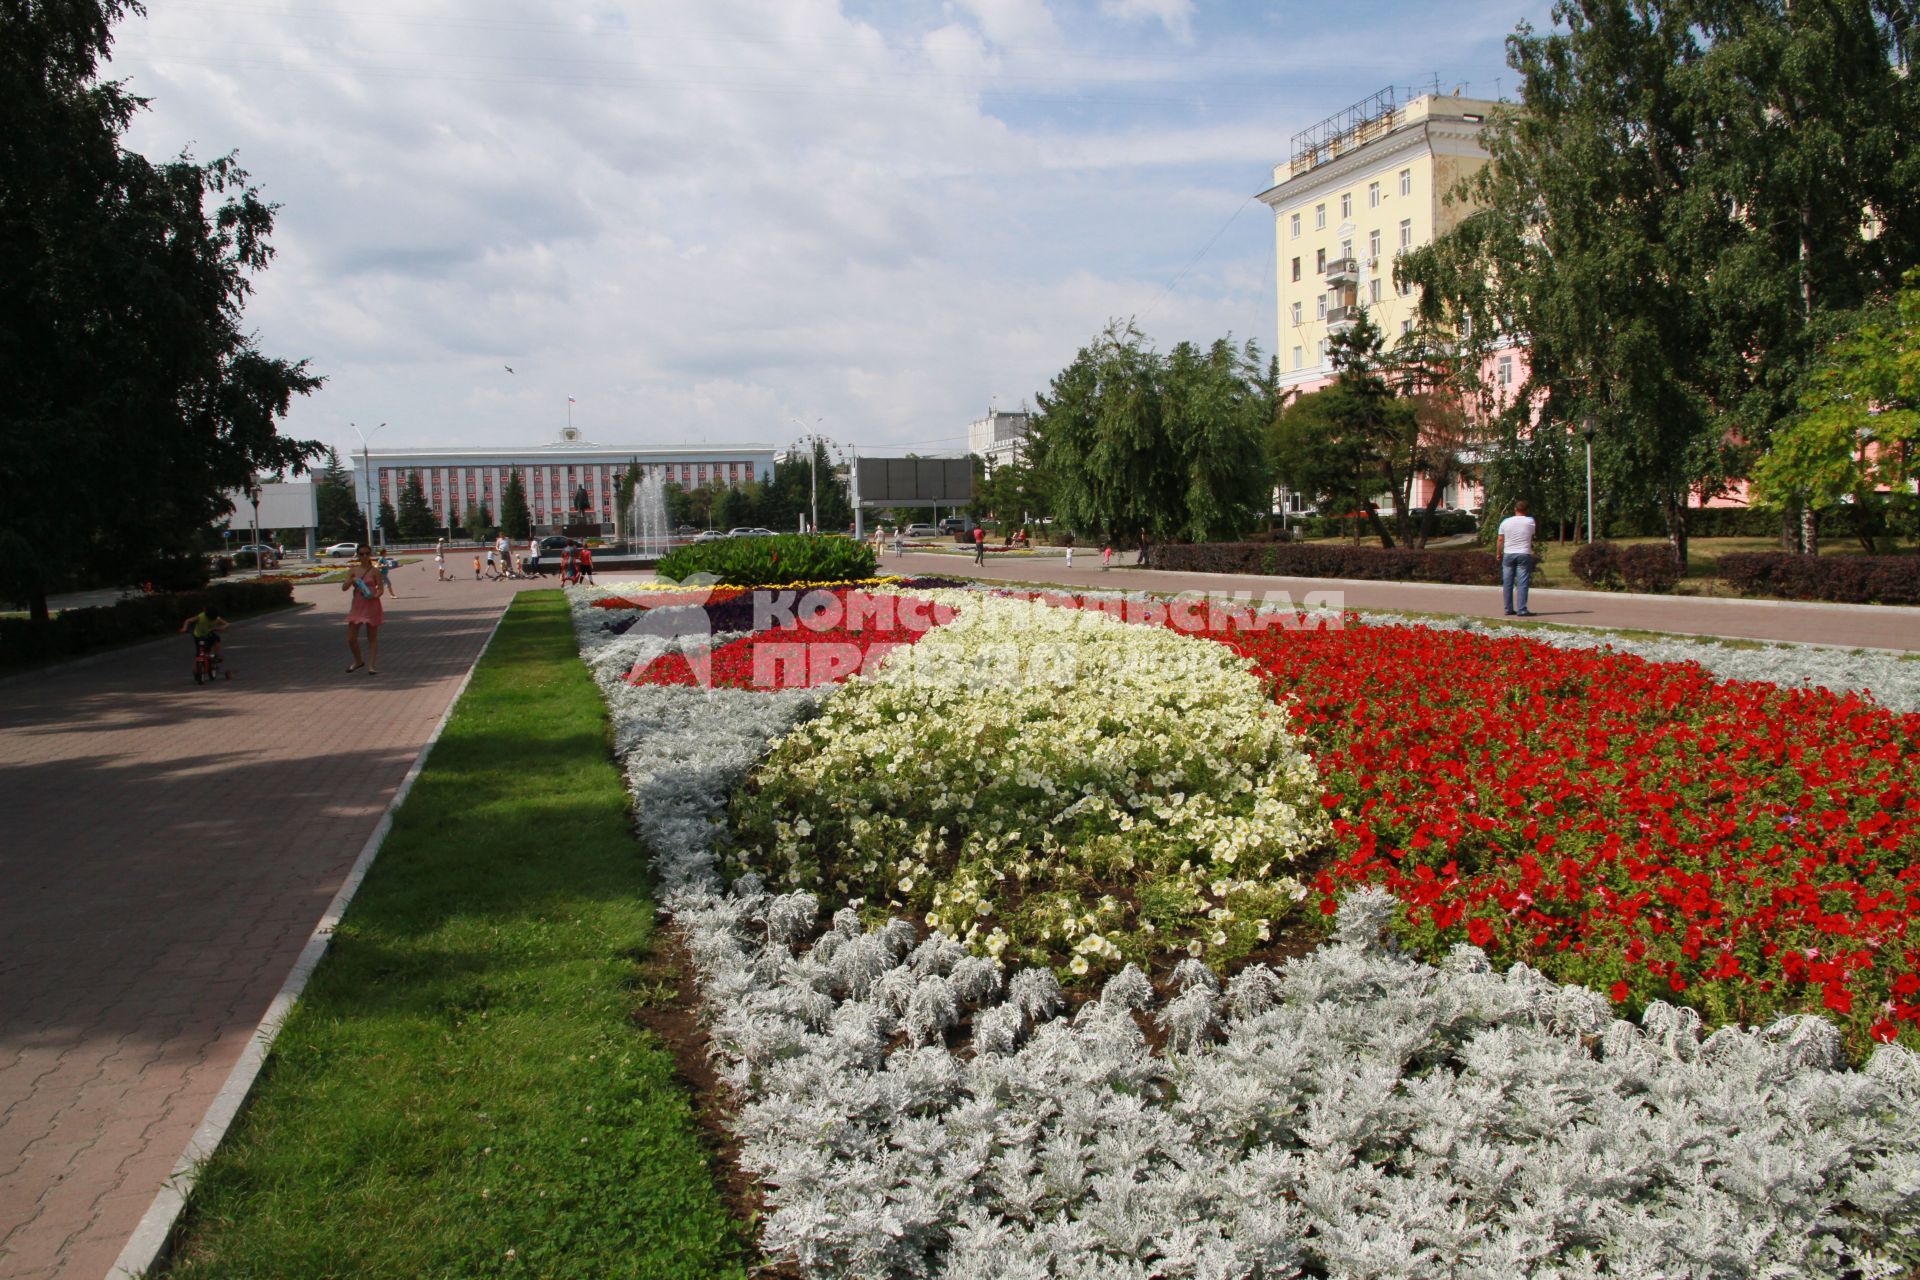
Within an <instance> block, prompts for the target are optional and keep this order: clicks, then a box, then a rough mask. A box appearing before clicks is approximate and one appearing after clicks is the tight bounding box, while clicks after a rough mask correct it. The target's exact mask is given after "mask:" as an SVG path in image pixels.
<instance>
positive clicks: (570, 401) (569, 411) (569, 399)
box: [567, 396, 573, 432]
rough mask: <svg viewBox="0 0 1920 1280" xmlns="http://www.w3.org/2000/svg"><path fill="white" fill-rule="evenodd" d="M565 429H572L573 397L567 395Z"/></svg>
mask: <svg viewBox="0 0 1920 1280" xmlns="http://www.w3.org/2000/svg"><path fill="white" fill-rule="evenodd" d="M567 430H568V431H569V432H571V431H572V430H573V397H572V396H568V397H567Z"/></svg>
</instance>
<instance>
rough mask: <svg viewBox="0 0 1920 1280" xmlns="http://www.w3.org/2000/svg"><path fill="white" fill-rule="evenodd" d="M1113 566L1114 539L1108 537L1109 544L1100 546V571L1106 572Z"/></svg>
mask: <svg viewBox="0 0 1920 1280" xmlns="http://www.w3.org/2000/svg"><path fill="white" fill-rule="evenodd" d="M1112 567H1113V539H1111V538H1109V539H1107V544H1106V545H1105V546H1103V547H1101V548H1100V572H1102V573H1105V572H1106V571H1107V570H1108V569H1111V568H1112Z"/></svg>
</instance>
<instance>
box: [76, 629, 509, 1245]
mask: <svg viewBox="0 0 1920 1280" xmlns="http://www.w3.org/2000/svg"><path fill="white" fill-rule="evenodd" d="M512 607H513V601H511V600H509V601H507V603H506V607H505V608H503V609H501V610H500V614H499V616H498V617H496V618H495V619H494V620H493V629H492V630H490V631H488V632H487V642H486V644H483V645H481V646H480V652H479V654H478V655H477V656H476V657H475V658H474V660H473V665H472V666H470V667H468V668H467V674H466V675H464V676H462V677H461V678H460V687H459V688H457V689H455V690H454V691H453V697H452V698H451V699H450V700H449V701H448V702H447V709H446V710H445V711H443V712H442V713H441V714H440V720H439V723H437V724H435V725H434V726H433V732H432V733H431V734H429V735H427V741H426V743H425V744H424V745H423V746H422V747H421V748H420V754H419V755H417V756H415V757H414V758H413V765H412V767H410V768H409V769H408V770H407V774H406V777H404V778H402V779H401V780H400V785H399V786H398V787H397V788H395V790H394V793H393V799H392V800H390V801H388V803H387V808H386V812H384V813H382V814H381V815H380V822H379V824H378V825H377V826H375V827H374V829H373V834H372V835H370V836H368V837H367V842H366V844H364V845H362V846H361V847H360V856H359V857H357V858H355V859H354V862H353V867H352V868H351V869H350V870H349V871H348V872H347V876H346V879H345V880H343V881H342V882H341V884H340V891H339V892H338V893H336V894H334V895H333V901H332V902H330V903H328V904H327V910H326V913H325V914H324V915H322V916H321V917H320V923H319V924H317V925H315V926H314V928H313V933H312V934H311V935H310V936H309V937H308V938H307V945H306V946H305V947H303V948H301V951H300V955H299V958H298V959H296V960H295V961H294V962H293V968H292V970H291V971H289V972H288V974H287V979H286V981H285V982H283V983H281V984H280V991H279V993H278V994H277V995H275V996H274V998H273V1001H272V1003H270V1004H269V1005H268V1006H267V1012H266V1014H265V1015H264V1016H262V1017H261V1019H260V1025H259V1026H258V1027H256V1028H254V1032H253V1037H252V1039H250V1040H249V1041H248V1042H247V1047H246V1048H245V1049H243V1050H241V1052H240V1060H239V1061H238V1062H235V1063H234V1064H233V1070H232V1071H231V1072H229V1073H228V1075H227V1081H226V1083H225V1084H223V1085H222V1086H221V1087H220V1092H219V1093H217V1094H215V1095H214V1099H213V1101H212V1102H211V1103H210V1104H209V1105H208V1107H207V1112H206V1115H204V1116H202V1117H201V1120H200V1126H199V1128H197V1129H195V1130H194V1132H193V1137H191V1138H190V1139H188V1140H187V1147H186V1150H184V1151H182V1152H181V1153H180V1158H179V1160H177V1161H175V1162H174V1166H173V1172H172V1173H171V1174H169V1175H167V1180H166V1182H165V1183H163V1184H162V1185H161V1187H160V1191H159V1193H158V1194H156V1195H155V1196H154V1198H153V1203H152V1204H151V1205H149V1206H148V1207H147V1211H146V1213H145V1214H144V1215H143V1216H142V1217H141V1219H140V1223H139V1225H138V1226H136V1227H135V1228H134V1229H133V1234H132V1235H131V1236H130V1237H128V1239H127V1243H126V1245H125V1246H124V1247H123V1248H122V1249H121V1250H120V1256H119V1258H117V1259H116V1260H115V1261H114V1264H113V1266H112V1268H111V1269H109V1270H108V1272H107V1280H142V1278H143V1277H145V1276H147V1275H148V1274H149V1273H150V1272H151V1271H152V1270H153V1268H154V1267H156V1266H158V1265H159V1264H160V1263H161V1262H162V1261H163V1260H164V1259H165V1257H166V1255H167V1251H168V1249H169V1247H170V1246H171V1245H172V1243H173V1233H174V1228H176V1227H177V1226H178V1225H179V1223H180V1215H181V1213H182V1212H183V1211H184V1210H185V1209H186V1207H187V1197H188V1196H189V1195H191V1194H192V1192H193V1188H194V1184H195V1183H197V1182H198V1181H199V1180H200V1169H201V1166H203V1165H204V1164H205V1163H206V1161H207V1160H208V1158H209V1157H211V1156H212V1155H213V1153H214V1151H215V1150H216V1149H218V1147H219V1146H220V1143H221V1141H222V1140H223V1139H224V1138H225V1137H226V1136H227V1130H228V1129H230V1128H232V1127H233V1122H234V1121H235V1120H236V1119H238V1118H239V1115H240V1109H241V1108H242V1107H243V1106H245V1105H246V1101H247V1097H248V1095H250V1094H251V1093H252V1092H253V1086H254V1082H255V1081H257V1080H258V1079H259V1078H260V1069H261V1068H262V1067H264V1066H265V1065H266V1061H267V1053H268V1051H269V1050H271V1049H272V1048H273V1042H274V1039H275V1038H276V1037H277V1036H278V1035H279V1034H280V1028H281V1026H282V1024H284V1023H285V1022H286V1020H287V1015H288V1014H289V1013H291V1012H292V1011H293V1006H294V1002H295V1001H297V1000H298V999H299V998H300V993H301V991H303V990H304V989H305V988H306V985H307V979H308V978H310V977H312V976H313V971H314V970H315V969H316V968H318V967H319V964H320V959H321V957H322V956H324V955H326V953H327V944H328V943H329V942H330V941H331V940H332V938H333V931H334V929H335V927H337V926H338V925H339V923H340V920H341V917H343V916H344V915H346V913H347V906H348V904H350V903H351V902H352V901H353V895H354V894H355V893H356V892H358V890H359V888H360V882H361V881H362V880H364V879H365V878H366V874H367V869H368V868H369V867H371V866H372V865H373V860H374V858H375V857H376V856H377V855H378V854H379V852H380V846H381V845H382V844H384V843H386V839H387V833H388V832H389V831H391V830H392V829H393V815H394V814H395V813H397V812H399V809H400V806H401V805H402V804H403V803H405V801H406V798H407V794H408V793H409V792H410V791H412V790H413V783H414V780H415V779H416V778H418V777H419V776H420V773H421V771H422V770H423V769H425V768H426V764H427V757H428V756H430V755H432V754H433V748H434V744H435V743H437V742H439V741H440V734H441V732H442V731H443V730H445V729H446V727H447V722H448V721H449V720H451V719H452V718H453V711H454V708H455V707H458V706H459V705H460V699H461V698H462V697H463V696H465V694H466V692H467V685H468V684H469V683H471V682H472V680H473V673H474V671H475V670H476V669H478V668H479V666H480V660H481V659H482V658H484V657H486V656H487V650H488V649H489V648H491V647H492V646H493V638H494V636H495V635H497V634H499V631H500V624H501V623H502V622H504V621H505V620H506V617H507V609H510V608H512Z"/></svg>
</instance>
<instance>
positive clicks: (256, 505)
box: [247, 481, 266, 578]
mask: <svg viewBox="0 0 1920 1280" xmlns="http://www.w3.org/2000/svg"><path fill="white" fill-rule="evenodd" d="M247 496H248V497H249V498H251V499H253V576H254V577H256V578H257V577H259V576H260V575H261V574H262V573H264V572H266V566H265V564H264V563H263V562H262V560H261V557H260V485H259V482H258V481H256V482H254V483H253V484H250V485H248V486H247Z"/></svg>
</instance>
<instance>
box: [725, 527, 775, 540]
mask: <svg viewBox="0 0 1920 1280" xmlns="http://www.w3.org/2000/svg"><path fill="white" fill-rule="evenodd" d="M727 536H728V537H729V538H771V537H774V536H775V534H774V532H773V530H771V529H760V528H748V527H747V526H746V525H741V526H740V527H739V528H738V529H729V530H727Z"/></svg>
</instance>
